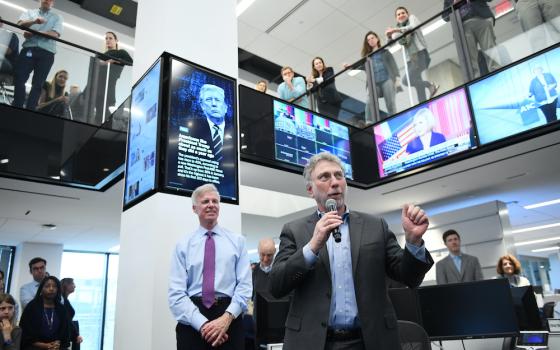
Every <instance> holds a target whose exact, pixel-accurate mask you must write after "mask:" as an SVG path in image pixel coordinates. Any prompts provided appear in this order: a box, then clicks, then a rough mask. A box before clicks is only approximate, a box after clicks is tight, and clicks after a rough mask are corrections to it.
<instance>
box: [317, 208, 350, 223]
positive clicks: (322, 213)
mask: <svg viewBox="0 0 560 350" xmlns="http://www.w3.org/2000/svg"><path fill="white" fill-rule="evenodd" d="M323 215H325V213H324V212H322V211H320V210H319V208H317V216H319V219H320V218H322V217H323ZM348 215H350V209H348V206H346V211H344V214H342V223H343V224H346V223H347V222H348Z"/></svg>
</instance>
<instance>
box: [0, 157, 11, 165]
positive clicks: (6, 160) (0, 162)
mask: <svg viewBox="0 0 560 350" xmlns="http://www.w3.org/2000/svg"><path fill="white" fill-rule="evenodd" d="M9 162H10V160H9V159H8V158H4V159H0V164H7V163H9Z"/></svg>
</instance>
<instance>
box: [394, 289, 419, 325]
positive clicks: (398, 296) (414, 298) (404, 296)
mask: <svg viewBox="0 0 560 350" xmlns="http://www.w3.org/2000/svg"><path fill="white" fill-rule="evenodd" d="M388 293H389V298H390V299H391V304H393V308H394V309H395V313H396V314H397V320H403V321H410V322H414V323H417V324H419V325H422V316H421V314H420V304H419V302H418V294H417V293H416V289H414V288H389V289H388Z"/></svg>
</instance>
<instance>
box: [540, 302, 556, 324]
mask: <svg viewBox="0 0 560 350" xmlns="http://www.w3.org/2000/svg"><path fill="white" fill-rule="evenodd" d="M554 306H556V303H555V302H554V301H549V302H547V303H544V305H543V307H542V312H543V318H544V321H545V322H546V319H547V318H554Z"/></svg>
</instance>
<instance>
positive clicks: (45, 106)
mask: <svg viewBox="0 0 560 350" xmlns="http://www.w3.org/2000/svg"><path fill="white" fill-rule="evenodd" d="M66 81H68V72H67V71H65V70H59V71H58V72H56V73H55V75H54V77H53V78H52V80H51V81H50V82H45V83H44V84H43V88H42V89H41V96H40V97H39V103H38V104H37V110H38V111H39V112H43V113H48V114H51V115H56V116H59V117H62V116H64V115H66V113H67V112H68V93H67V92H66Z"/></svg>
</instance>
